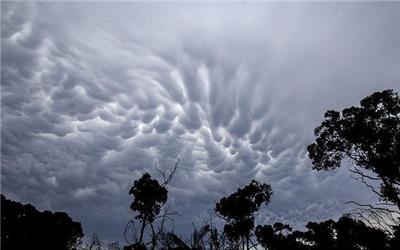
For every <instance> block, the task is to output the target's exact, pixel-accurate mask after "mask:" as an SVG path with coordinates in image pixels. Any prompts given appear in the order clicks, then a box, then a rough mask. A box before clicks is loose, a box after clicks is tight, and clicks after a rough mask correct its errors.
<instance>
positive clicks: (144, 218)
mask: <svg viewBox="0 0 400 250" xmlns="http://www.w3.org/2000/svg"><path fill="white" fill-rule="evenodd" d="M129 194H131V195H133V196H134V200H133V202H132V204H131V206H130V207H131V209H132V210H133V211H135V212H137V213H138V215H137V216H136V217H135V218H136V219H137V220H139V221H140V222H141V224H142V225H141V228H140V234H139V242H138V243H139V244H142V243H143V234H144V229H145V227H146V224H148V223H152V222H153V221H154V218H155V217H156V216H157V215H158V214H159V213H160V208H161V206H163V205H164V204H165V202H166V201H167V198H168V191H167V189H166V188H165V187H163V186H162V185H160V183H159V182H158V181H157V180H154V179H152V178H151V176H150V174H148V173H145V174H144V175H143V176H142V177H141V178H140V179H139V180H135V182H134V184H133V187H132V188H131V190H130V191H129Z"/></svg>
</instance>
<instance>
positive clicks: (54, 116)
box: [1, 2, 400, 239]
mask: <svg viewBox="0 0 400 250" xmlns="http://www.w3.org/2000/svg"><path fill="white" fill-rule="evenodd" d="M399 12H400V5H399V4H398V3H362V4H361V3H358V4H350V3H335V4H308V3H301V4H288V3H287V4H277V3H270V4H215V5H211V4H170V5H167V4H130V3H120V4H113V3H35V4H33V3H6V2H3V3H2V40H1V57H2V67H1V91H2V93H1V102H2V104H1V105H2V106H1V107H2V114H1V118H2V119H1V127H2V128H1V139H2V145H1V151H2V159H1V164H2V166H1V185H2V192H4V193H5V194H7V195H8V196H10V197H12V198H14V199H17V200H20V201H23V202H32V203H33V204H35V205H37V206H38V207H39V208H41V209H52V210H64V211H67V212H68V213H70V214H71V215H72V216H73V217H74V218H75V219H78V220H80V221H82V222H83V225H84V229H85V231H86V233H88V234H89V233H91V232H97V233H99V234H100V236H101V237H104V238H108V239H113V238H114V239H120V238H121V234H122V229H123V227H124V225H125V222H126V221H127V220H128V219H129V218H130V217H129V216H130V214H129V210H128V207H129V202H130V197H129V196H128V195H127V191H128V190H129V186H130V185H132V183H133V179H135V178H138V177H139V176H140V175H141V174H142V173H143V172H145V171H150V173H152V174H154V175H156V174H157V173H156V171H155V170H154V167H153V166H154V164H158V166H160V167H161V168H170V167H171V166H173V164H174V161H175V158H176V157H180V158H181V159H182V162H181V166H180V168H179V170H178V172H177V174H176V176H175V178H174V181H173V182H172V183H171V187H170V197H171V206H172V207H173V208H174V209H175V210H177V211H179V212H181V213H183V214H184V216H182V217H178V218H177V220H176V224H177V228H178V229H179V230H181V231H182V232H184V231H185V230H186V229H189V228H191V220H192V219H193V218H194V217H196V218H200V217H201V216H204V217H207V216H208V213H210V212H212V209H213V202H214V201H215V200H217V199H219V198H220V197H222V196H224V195H227V194H229V193H231V192H233V191H234V190H236V188H237V187H239V186H242V185H245V184H246V183H248V182H249V180H250V179H252V178H257V179H259V180H261V181H264V182H268V183H270V184H271V185H272V188H273V190H274V196H273V198H272V202H271V204H270V205H269V207H268V208H267V209H265V212H263V213H262V214H261V215H260V221H263V222H271V221H276V220H280V221H285V222H290V223H291V224H294V225H298V226H299V225H302V224H304V222H306V221H309V220H320V219H325V218H328V217H335V216H339V215H340V214H341V213H343V212H345V211H347V210H348V209H349V207H347V206H346V205H345V201H348V200H351V199H353V200H358V201H370V200H372V199H373V196H372V195H371V194H369V193H368V192H367V190H365V189H364V188H363V187H362V186H361V185H359V183H357V182H356V181H354V180H352V179H351V178H350V177H349V173H348V171H346V169H340V170H336V171H332V172H329V173H317V172H314V171H312V170H311V167H310V162H309V160H308V158H307V155H306V150H305V147H306V145H307V144H309V143H311V142H312V140H313V135H312V132H313V128H314V127H315V126H317V125H318V123H319V122H320V121H321V119H322V116H323V113H324V111H325V110H327V109H341V108H344V107H346V106H349V105H356V104H357V102H358V100H359V99H361V98H362V97H364V96H366V95H368V94H370V93H372V92H373V91H376V90H381V89H385V88H394V89H395V90H397V91H399V89H400V86H399V83H400V71H399V66H400V46H399V45H400V31H399V29H398V27H399V25H400V17H399V16H400V15H399Z"/></svg>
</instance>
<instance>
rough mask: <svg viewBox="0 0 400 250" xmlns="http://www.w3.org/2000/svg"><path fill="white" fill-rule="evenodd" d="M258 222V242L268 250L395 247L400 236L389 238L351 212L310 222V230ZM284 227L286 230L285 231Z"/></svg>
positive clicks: (343, 249)
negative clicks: (291, 231) (351, 214)
mask: <svg viewBox="0 0 400 250" xmlns="http://www.w3.org/2000/svg"><path fill="white" fill-rule="evenodd" d="M281 225H283V224H280V225H279V224H278V225H277V223H275V224H274V226H270V225H264V226H257V228H256V236H257V240H258V242H259V243H260V244H261V246H263V247H264V248H265V249H268V250H288V249H290V250H389V249H390V250H394V249H398V248H397V247H398V245H396V244H398V243H397V242H398V238H389V237H388V235H387V234H385V232H384V231H382V230H380V229H377V228H373V227H369V226H367V225H366V224H364V223H363V222H362V221H359V220H354V219H352V218H350V217H348V216H343V217H341V218H340V219H339V220H338V221H337V222H335V221H333V220H327V221H322V222H309V223H307V225H306V228H307V231H305V232H300V231H294V232H293V233H289V232H290V227H289V226H287V225H284V226H283V227H282V226H281ZM282 230H286V233H283V232H282ZM396 241H397V242H396Z"/></svg>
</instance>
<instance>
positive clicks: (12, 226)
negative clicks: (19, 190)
mask: <svg viewBox="0 0 400 250" xmlns="http://www.w3.org/2000/svg"><path fill="white" fill-rule="evenodd" d="M82 237H83V233H82V227H81V224H80V223H79V222H74V221H73V220H72V219H71V218H70V217H69V216H68V214H66V213H63V212H55V213H52V212H49V211H44V212H39V211H38V210H36V208H35V207H34V206H32V205H30V204H27V205H23V204H21V203H19V202H16V201H11V200H8V199H6V198H5V196H3V195H1V249H4V250H10V249H43V250H47V249H48V250H54V249H60V250H64V249H65V250H67V249H68V250H70V249H76V248H77V246H78V244H79V242H80V239H81V238H82Z"/></svg>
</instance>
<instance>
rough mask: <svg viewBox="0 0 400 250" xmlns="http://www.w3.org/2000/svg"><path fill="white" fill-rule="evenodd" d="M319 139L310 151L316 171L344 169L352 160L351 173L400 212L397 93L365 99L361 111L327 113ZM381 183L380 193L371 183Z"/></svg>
mask: <svg viewBox="0 0 400 250" xmlns="http://www.w3.org/2000/svg"><path fill="white" fill-rule="evenodd" d="M315 135H316V136H317V138H316V141H315V142H314V143H313V144H311V145H309V146H308V147H307V150H308V153H309V156H310V158H311V160H312V163H313V168H314V169H316V170H329V169H334V168H337V167H340V166H341V163H342V160H343V159H349V160H351V161H353V162H354V163H355V164H354V165H355V166H354V168H353V169H352V170H351V171H352V172H353V173H355V174H357V175H358V177H359V178H360V179H361V180H362V181H363V182H364V184H366V185H367V186H368V187H370V188H371V189H372V190H373V191H374V192H375V193H376V194H377V195H379V197H380V199H381V200H382V201H386V202H389V203H390V204H393V205H395V206H397V208H400V97H399V95H398V94H397V93H394V92H393V91H392V90H384V91H381V92H375V93H373V94H372V95H370V96H368V97H366V98H364V99H362V100H361V101H360V107H350V108H347V109H344V110H343V111H341V112H338V111H334V110H329V111H327V112H326V113H325V120H324V121H323V122H322V124H321V125H320V126H319V127H317V128H316V129H315ZM365 170H369V171H372V172H373V173H374V174H375V175H374V176H373V175H371V174H368V172H366V171H365ZM377 180H379V181H380V189H379V190H375V188H374V185H371V184H370V183H369V181H377Z"/></svg>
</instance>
